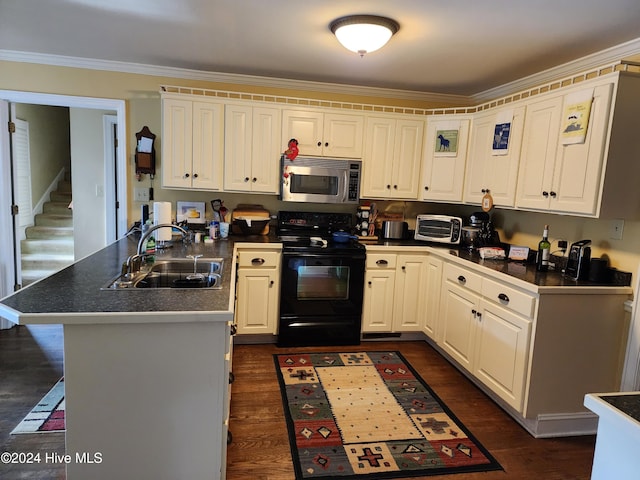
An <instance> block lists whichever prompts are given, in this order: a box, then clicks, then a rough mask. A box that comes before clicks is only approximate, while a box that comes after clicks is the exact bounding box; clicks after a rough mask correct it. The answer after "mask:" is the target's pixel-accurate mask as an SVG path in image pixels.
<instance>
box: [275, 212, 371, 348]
mask: <svg viewBox="0 0 640 480" xmlns="http://www.w3.org/2000/svg"><path fill="white" fill-rule="evenodd" d="M351 229H352V216H351V215H350V214H343V213H317V212H289V211H285V212H279V214H278V225H277V230H276V232H277V234H278V237H279V240H280V241H281V242H282V244H283V246H282V269H281V271H282V273H281V278H280V321H279V325H278V327H279V328H278V345H279V346H282V347H285V346H286V347H292V346H310V345H358V344H359V343H360V329H361V328H360V327H361V323H362V298H363V288H364V267H365V258H366V251H365V247H364V245H362V244H360V243H359V242H358V241H357V240H355V239H348V241H346V242H337V241H334V240H333V233H334V232H340V231H341V232H346V233H348V234H350V233H351Z"/></svg>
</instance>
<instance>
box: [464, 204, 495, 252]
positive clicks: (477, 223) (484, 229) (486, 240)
mask: <svg viewBox="0 0 640 480" xmlns="http://www.w3.org/2000/svg"><path fill="white" fill-rule="evenodd" d="M469 225H470V226H471V227H476V228H478V229H479V230H480V231H479V232H478V247H499V246H500V235H499V234H498V232H496V230H495V229H494V228H493V223H492V222H491V216H490V215H489V214H488V213H487V212H474V213H472V214H471V216H470V217H469Z"/></svg>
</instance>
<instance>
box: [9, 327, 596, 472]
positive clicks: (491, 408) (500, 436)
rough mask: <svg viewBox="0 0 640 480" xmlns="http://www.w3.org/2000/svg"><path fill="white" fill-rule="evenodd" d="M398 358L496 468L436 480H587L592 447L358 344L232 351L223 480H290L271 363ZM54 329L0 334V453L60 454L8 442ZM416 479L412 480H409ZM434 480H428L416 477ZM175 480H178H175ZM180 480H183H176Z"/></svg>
mask: <svg viewBox="0 0 640 480" xmlns="http://www.w3.org/2000/svg"><path fill="white" fill-rule="evenodd" d="M356 350H398V351H400V352H401V353H402V354H403V355H404V356H405V358H406V359H407V360H408V361H409V362H410V363H411V365H412V366H413V367H414V368H415V370H416V371H417V372H418V373H419V374H420V375H421V376H422V377H423V379H424V380H426V381H427V383H429V385H430V386H431V387H432V388H433V389H434V390H435V392H436V393H437V394H438V396H439V397H440V398H441V399H442V400H443V401H444V402H445V403H446V404H447V405H448V406H449V408H451V409H452V410H453V412H454V413H455V414H456V416H457V417H458V418H459V419H460V420H461V421H462V422H463V423H464V424H465V425H466V426H467V427H468V428H469V429H470V430H471V432H472V433H473V434H474V435H475V436H476V437H477V438H478V440H479V441H480V442H482V444H483V445H484V446H485V447H486V448H487V449H488V450H489V451H490V452H491V453H492V454H493V455H494V456H495V457H496V459H497V460H498V461H499V462H500V463H501V465H502V466H503V468H504V471H499V472H486V473H472V474H456V475H443V476H440V477H437V478H450V479H452V480H454V479H455V480H476V479H485V480H493V479H504V480H533V479H536V480H537V479H544V480H588V479H589V478H590V474H591V463H592V459H593V450H594V443H595V437H593V436H586V437H573V438H559V439H534V438H533V437H531V436H530V435H529V434H528V433H527V432H526V431H525V430H523V429H522V428H521V427H520V426H519V425H518V424H517V423H516V422H515V421H513V420H512V419H511V417H509V416H508V415H507V414H506V413H504V412H503V411H502V410H501V409H500V408H499V407H498V406H497V405H496V404H495V403H494V402H493V401H491V400H490V399H489V398H488V397H487V396H486V395H484V394H483V393H482V392H481V391H480V390H479V389H478V388H477V387H475V385H473V384H472V383H471V382H469V381H468V380H467V379H466V378H465V377H464V376H463V375H462V374H461V373H460V372H458V371H457V370H456V369H455V368H453V367H452V366H451V365H450V364H449V363H448V362H447V361H446V360H444V359H443V358H442V357H441V356H440V355H439V354H438V353H437V352H436V351H435V350H433V349H432V348H431V347H430V346H429V345H428V344H426V343H425V342H418V341H411V342H387V341H385V342H366V343H363V344H362V345H360V346H355V347H314V348H311V347H308V348H295V349H294V348H288V349H280V348H278V347H276V346H275V345H236V346H235V347H234V351H233V371H234V375H235V382H234V384H233V387H232V396H231V420H230V428H231V432H232V434H233V442H232V444H231V445H229V447H228V451H227V455H228V458H227V479H228V480H249V479H251V480H293V478H294V477H293V468H292V466H291V455H290V451H289V441H288V438H287V431H286V425H285V422H284V418H283V413H282V402H281V399H280V392H279V388H278V382H277V379H276V375H275V367H274V363H273V359H272V355H273V354H274V353H286V352H289V351H291V352H293V351H356ZM62 362H63V355H62V327H60V326H38V327H29V328H27V327H19V328H15V327H14V328H12V329H10V330H2V331H0V445H1V447H0V452H4V451H8V452H34V453H35V452H41V453H45V452H51V453H54V452H55V453H58V454H63V453H64V435H63V434H33V435H31V434H30V435H10V432H11V430H12V429H13V428H14V427H15V425H17V424H18V423H19V422H20V420H21V419H22V418H23V417H24V415H25V414H26V413H28V412H29V410H30V409H31V408H32V407H33V406H34V405H35V404H36V402H38V400H40V398H42V396H43V395H44V394H45V393H46V392H47V391H48V390H49V389H50V388H51V387H52V386H53V385H54V384H55V382H56V381H57V380H58V379H59V378H60V376H61V375H62ZM0 478H1V479H6V480H14V479H15V480H17V479H52V480H53V479H64V478H65V475H64V468H63V467H62V466H59V465H54V466H51V465H20V466H13V465H5V464H1V463H0ZM414 478H417V477H414ZM423 478H433V477H423ZM180 480H182V479H180ZM184 480H188V479H184Z"/></svg>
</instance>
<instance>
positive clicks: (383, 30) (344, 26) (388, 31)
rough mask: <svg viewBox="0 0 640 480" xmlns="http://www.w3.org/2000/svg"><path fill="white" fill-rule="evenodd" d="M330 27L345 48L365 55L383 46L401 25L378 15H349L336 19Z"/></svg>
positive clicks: (362, 55)
mask: <svg viewBox="0 0 640 480" xmlns="http://www.w3.org/2000/svg"><path fill="white" fill-rule="evenodd" d="M329 28H330V29H331V31H332V32H333V34H334V35H335V36H336V38H337V39H338V41H339V42H340V43H341V44H342V45H343V46H344V47H345V48H347V49H348V50H351V51H352V52H355V53H358V54H359V55H360V56H361V57H364V54H365V53H370V52H375V51H376V50H378V49H379V48H382V47H383V46H384V45H385V44H386V43H387V42H388V41H389V39H390V38H391V37H392V36H393V34H394V33H396V32H397V31H398V30H399V29H400V25H399V24H398V22H396V21H395V20H391V19H390V18H386V17H379V16H377V15H349V16H346V17H340V18H338V19H336V20H334V21H333V22H331V24H330V25H329Z"/></svg>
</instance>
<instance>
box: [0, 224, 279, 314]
mask: <svg viewBox="0 0 640 480" xmlns="http://www.w3.org/2000/svg"><path fill="white" fill-rule="evenodd" d="M138 238H139V237H138V236H137V235H131V236H129V237H125V238H123V239H121V240H118V241H116V242H115V243H113V244H111V245H109V246H107V247H105V248H103V249H102V250H99V251H98V252H96V253H94V254H92V255H89V256H88V257H86V258H84V259H82V260H79V261H78V262H76V263H74V264H72V265H70V266H68V267H66V268H64V269H63V270H61V271H59V272H57V273H55V274H53V275H51V276H50V277H47V278H45V279H43V280H41V281H39V282H36V283H34V284H31V285H29V286H27V287H26V288H24V289H22V290H19V291H18V292H16V293H14V294H12V295H10V296H8V297H6V298H4V299H2V300H1V301H0V315H2V316H3V317H6V318H9V319H10V320H12V321H14V322H16V323H23V321H21V320H19V319H18V318H15V317H16V315H19V314H26V315H27V316H31V315H33V316H35V317H38V316H40V314H47V315H49V316H56V315H60V314H80V315H81V314H91V313H95V312H100V313H105V314H108V313H143V312H151V313H153V312H158V313H159V312H198V313H204V312H231V311H232V307H233V303H232V302H233V299H232V298H231V282H232V280H234V279H235V274H234V272H233V271H232V264H233V248H234V245H235V243H236V241H241V242H252V243H269V242H272V241H273V239H272V238H271V237H267V236H264V237H263V236H259V235H255V236H237V237H234V236H230V237H229V238H228V239H220V240H217V241H215V242H214V243H213V244H204V243H199V244H191V245H187V246H185V245H183V244H182V242H181V241H176V242H175V245H174V246H173V247H172V248H168V249H166V250H164V251H160V250H159V251H158V252H157V254H156V257H157V258H158V259H162V258H184V257H186V256H187V255H193V254H202V255H203V256H204V257H221V258H223V259H224V264H223V271H222V288H221V289H211V290H208V289H205V290H203V289H135V288H134V289H122V290H104V289H103V287H105V286H107V285H108V284H109V283H110V282H111V281H112V280H114V279H115V278H117V276H118V275H119V273H120V271H121V268H122V263H123V262H124V261H125V260H126V259H127V257H128V256H129V255H131V254H132V253H135V251H136V248H137V242H138ZM174 238H176V239H177V238H179V237H174ZM5 307H8V310H7V308H5ZM2 310H4V312H3V311H2ZM12 310H13V312H11V311H12ZM9 314H13V315H10V316H8V315H9ZM20 316H22V317H24V315H20ZM12 317H13V318H12ZM23 320H24V318H23ZM24 323H38V322H35V321H33V322H31V321H29V322H24ZM43 323H47V322H43ZM55 323H65V322H64V321H62V320H60V321H57V322H55Z"/></svg>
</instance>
